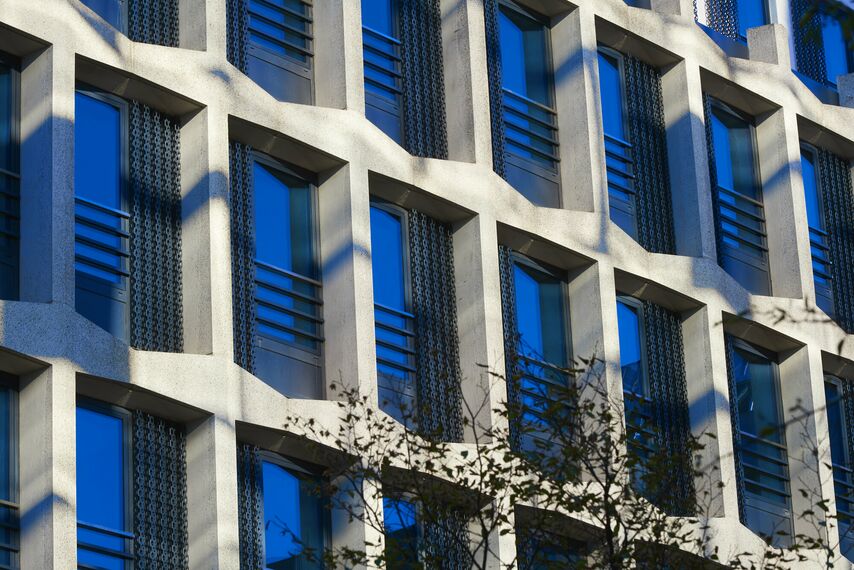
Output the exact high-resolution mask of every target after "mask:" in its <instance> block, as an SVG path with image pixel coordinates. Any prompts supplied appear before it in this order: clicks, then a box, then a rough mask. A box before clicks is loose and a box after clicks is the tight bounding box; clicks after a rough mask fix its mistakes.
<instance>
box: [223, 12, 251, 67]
mask: <svg viewBox="0 0 854 570" xmlns="http://www.w3.org/2000/svg"><path fill="white" fill-rule="evenodd" d="M225 9H226V20H227V25H228V30H227V33H226V57H227V58H228V61H229V63H231V64H232V65H233V66H234V67H236V68H237V69H239V70H240V71H242V72H243V73H246V70H247V69H248V66H247V63H246V61H247V60H246V56H247V50H248V46H249V8H248V0H226V8H225Z"/></svg>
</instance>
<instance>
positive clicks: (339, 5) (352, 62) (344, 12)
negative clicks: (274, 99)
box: [313, 0, 365, 113]
mask: <svg viewBox="0 0 854 570" xmlns="http://www.w3.org/2000/svg"><path fill="white" fill-rule="evenodd" d="M313 30H314V65H315V68H314V81H315V89H314V93H315V102H316V103H317V105H319V106H321V107H332V108H334V109H351V110H354V111H357V112H360V113H363V112H364V110H365V83H364V69H363V67H364V63H363V59H362V4H361V2H357V1H351V2H342V1H341V0H318V1H316V2H315V3H314V26H313Z"/></svg>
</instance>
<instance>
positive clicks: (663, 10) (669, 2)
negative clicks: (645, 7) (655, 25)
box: [649, 0, 694, 19]
mask: <svg viewBox="0 0 854 570" xmlns="http://www.w3.org/2000/svg"><path fill="white" fill-rule="evenodd" d="M649 7H650V9H651V10H652V11H653V12H658V13H659V14H663V15H667V16H681V17H683V18H691V19H693V18H694V2H693V0H650V3H649Z"/></svg>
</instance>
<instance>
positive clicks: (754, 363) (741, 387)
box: [732, 348, 783, 443]
mask: <svg viewBox="0 0 854 570" xmlns="http://www.w3.org/2000/svg"><path fill="white" fill-rule="evenodd" d="M732 367H733V375H734V380H735V389H736V397H737V398H738V420H739V423H740V426H739V427H740V429H741V431H744V432H747V433H749V434H751V435H754V436H756V437H759V438H762V439H766V440H769V441H773V442H775V443H782V441H783V434H782V431H781V429H780V428H781V426H782V425H783V423H782V418H781V417H780V396H779V393H778V386H777V379H776V377H775V373H774V364H773V363H772V362H771V361H770V360H768V359H766V358H762V357H760V356H758V355H756V354H753V353H751V352H747V351H745V350H741V349H739V348H736V349H735V350H733V357H732Z"/></svg>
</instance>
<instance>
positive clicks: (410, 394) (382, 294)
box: [371, 203, 416, 420]
mask: <svg viewBox="0 0 854 570" xmlns="http://www.w3.org/2000/svg"><path fill="white" fill-rule="evenodd" d="M406 232H407V230H406V212H405V211H403V210H400V209H399V208H395V207H393V206H390V205H388V204H380V203H375V204H372V205H371V260H372V268H373V283H374V319H375V324H376V340H377V377H378V378H377V379H378V382H379V399H380V406H381V407H382V409H384V410H385V411H386V412H388V413H389V414H390V415H391V416H393V417H395V418H397V419H398V420H404V419H405V417H404V416H407V415H409V414H411V413H412V412H413V410H414V406H415V404H416V402H415V322H414V315H413V314H412V309H411V302H410V299H409V264H408V255H407V240H406ZM407 412H408V413H407Z"/></svg>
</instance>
